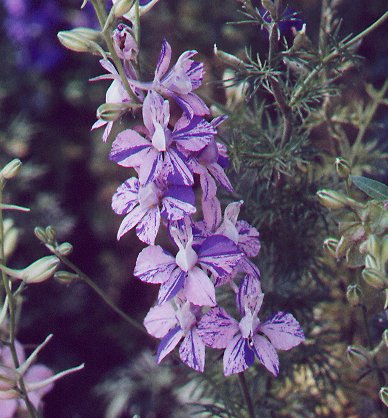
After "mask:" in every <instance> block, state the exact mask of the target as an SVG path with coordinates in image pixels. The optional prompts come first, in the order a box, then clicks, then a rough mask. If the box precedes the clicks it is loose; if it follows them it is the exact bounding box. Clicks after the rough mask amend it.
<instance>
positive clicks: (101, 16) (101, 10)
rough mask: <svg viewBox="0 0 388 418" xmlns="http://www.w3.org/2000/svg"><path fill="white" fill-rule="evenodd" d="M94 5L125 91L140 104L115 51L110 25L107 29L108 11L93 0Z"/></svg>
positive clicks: (97, 0) (97, 1)
mask: <svg viewBox="0 0 388 418" xmlns="http://www.w3.org/2000/svg"><path fill="white" fill-rule="evenodd" d="M92 4H93V7H94V10H95V12H96V15H97V19H98V21H99V23H100V26H101V29H102V35H103V36H104V39H105V42H106V45H107V47H108V50H109V52H110V54H111V57H112V60H113V62H114V64H115V66H116V69H117V71H118V73H119V75H120V77H121V79H122V81H123V84H124V87H125V90H126V91H127V92H128V94H129V95H130V97H131V98H132V100H134V102H135V103H138V102H139V100H138V98H137V97H136V95H135V93H134V92H133V91H132V89H131V87H130V85H129V83H128V79H127V76H126V74H125V71H124V67H123V65H122V64H121V61H120V58H119V57H118V55H117V53H116V51H115V48H114V46H113V41H112V38H111V36H110V27H109V25H108V27H106V28H105V24H106V21H107V19H108V16H107V14H106V11H105V9H104V5H103V4H101V2H100V1H99V0H92Z"/></svg>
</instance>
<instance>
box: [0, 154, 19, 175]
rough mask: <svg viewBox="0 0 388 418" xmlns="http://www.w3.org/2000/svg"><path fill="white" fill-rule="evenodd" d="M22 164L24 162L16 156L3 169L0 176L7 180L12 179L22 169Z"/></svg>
mask: <svg viewBox="0 0 388 418" xmlns="http://www.w3.org/2000/svg"><path fill="white" fill-rule="evenodd" d="M21 166H22V162H21V161H20V160H19V159H18V158H15V159H14V160H12V161H10V162H9V163H8V164H7V165H6V166H5V167H3V169H2V170H1V171H0V178H3V179H5V180H10V179H12V178H14V177H16V176H17V174H18V173H19V171H20V167H21Z"/></svg>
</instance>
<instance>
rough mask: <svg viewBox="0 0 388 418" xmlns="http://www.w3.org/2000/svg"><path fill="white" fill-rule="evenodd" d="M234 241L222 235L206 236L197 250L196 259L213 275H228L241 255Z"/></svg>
mask: <svg viewBox="0 0 388 418" xmlns="http://www.w3.org/2000/svg"><path fill="white" fill-rule="evenodd" d="M242 255H243V254H242V253H241V251H240V250H239V249H238V248H237V246H236V245H235V243H234V242H233V241H232V240H230V239H229V238H226V237H224V236H223V235H213V236H211V237H209V238H206V239H205V241H204V242H203V244H202V245H201V247H200V248H199V251H198V260H199V262H200V264H201V265H202V266H204V267H205V268H207V269H209V270H210V271H211V272H212V273H213V274H214V275H215V277H223V276H227V275H229V274H230V273H231V272H232V270H233V269H234V267H236V265H237V264H238V262H239V260H240V258H241V257H242Z"/></svg>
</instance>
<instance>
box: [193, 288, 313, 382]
mask: <svg viewBox="0 0 388 418" xmlns="http://www.w3.org/2000/svg"><path fill="white" fill-rule="evenodd" d="M251 289H252V288H250V287H249V286H246V287H245V288H244V289H243V290H242V293H243V295H240V301H241V300H244V316H243V318H242V319H241V320H240V322H237V321H236V320H235V319H233V318H232V317H231V316H230V315H229V314H228V313H227V312H226V311H225V310H224V309H223V308H220V307H214V308H211V309H210V310H209V311H208V312H207V313H206V314H205V315H204V316H203V317H202V319H201V321H200V322H199V324H198V334H199V336H200V337H201V338H202V340H203V341H204V343H205V344H206V345H207V346H209V347H212V348H224V349H225V352H224V357H223V363H224V374H225V376H229V375H231V374H235V373H241V372H243V371H244V370H246V369H247V368H249V367H250V366H252V364H253V362H254V359H255V356H256V357H257V358H258V359H259V361H260V362H261V363H262V364H263V365H264V367H265V368H266V369H267V370H268V371H270V372H271V373H272V374H273V375H274V376H277V375H278V373H279V357H278V354H277V351H276V350H290V349H291V348H293V347H295V346H297V345H299V344H300V343H301V342H303V341H304V339H305V338H304V334H303V331H302V329H301V327H300V325H299V323H298V321H297V320H296V319H295V318H294V317H293V316H292V315H291V314H289V313H284V312H278V313H276V314H275V315H273V316H272V317H270V318H269V319H267V321H265V322H263V323H261V322H260V320H259V318H258V317H257V313H258V312H259V310H260V307H261V304H262V301H263V296H264V294H263V293H258V294H257V295H253V297H252V295H251V294H249V293H248V292H247V293H246V294H245V291H248V290H251Z"/></svg>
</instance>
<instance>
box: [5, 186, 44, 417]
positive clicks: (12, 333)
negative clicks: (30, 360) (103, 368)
mask: <svg viewBox="0 0 388 418" xmlns="http://www.w3.org/2000/svg"><path fill="white" fill-rule="evenodd" d="M3 188H4V183H2V184H1V185H0V204H1V203H2V201H3ZM0 263H5V257H4V223H3V210H2V207H1V205H0ZM1 276H2V281H3V286H4V289H5V292H6V294H7V297H8V312H9V348H10V351H11V355H12V359H13V363H14V366H15V369H17V368H18V367H19V366H20V362H19V358H18V354H17V351H16V346H15V340H16V314H15V313H16V307H15V299H14V295H13V293H12V289H11V285H10V280H9V278H8V276H7V275H6V273H5V272H4V271H3V270H2V271H1ZM18 383H19V389H20V395H21V397H22V399H23V400H24V402H25V404H26V408H27V412H28V415H29V416H30V417H31V418H39V417H40V415H39V413H38V412H37V411H36V409H35V407H34V405H32V403H31V401H30V399H29V397H28V393H27V390H26V386H25V384H24V380H23V376H20V378H19V380H18Z"/></svg>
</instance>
